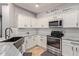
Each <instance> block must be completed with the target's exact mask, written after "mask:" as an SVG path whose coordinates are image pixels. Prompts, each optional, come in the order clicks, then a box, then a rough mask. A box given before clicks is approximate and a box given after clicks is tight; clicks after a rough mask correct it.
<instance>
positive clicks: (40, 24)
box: [38, 17, 49, 28]
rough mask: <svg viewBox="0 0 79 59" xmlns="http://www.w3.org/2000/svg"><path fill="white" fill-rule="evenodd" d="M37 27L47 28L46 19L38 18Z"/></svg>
mask: <svg viewBox="0 0 79 59" xmlns="http://www.w3.org/2000/svg"><path fill="white" fill-rule="evenodd" d="M38 27H39V28H49V25H48V18H45V17H43V18H40V19H38Z"/></svg>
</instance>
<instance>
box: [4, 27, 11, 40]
mask: <svg viewBox="0 0 79 59" xmlns="http://www.w3.org/2000/svg"><path fill="white" fill-rule="evenodd" d="M8 31H9V32H8ZM10 32H13V31H12V29H11V28H6V29H5V39H9V38H10Z"/></svg>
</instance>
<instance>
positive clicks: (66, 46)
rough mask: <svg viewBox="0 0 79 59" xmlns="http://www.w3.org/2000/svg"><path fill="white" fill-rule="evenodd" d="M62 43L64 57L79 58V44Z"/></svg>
mask: <svg viewBox="0 0 79 59" xmlns="http://www.w3.org/2000/svg"><path fill="white" fill-rule="evenodd" d="M67 42H68V41H66V42H63V41H62V55H63V56H79V44H77V43H75V44H73V43H74V42H73V43H72V42H69V43H67Z"/></svg>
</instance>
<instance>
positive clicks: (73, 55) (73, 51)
mask: <svg viewBox="0 0 79 59" xmlns="http://www.w3.org/2000/svg"><path fill="white" fill-rule="evenodd" d="M72 52H73V56H74V51H73V47H72Z"/></svg>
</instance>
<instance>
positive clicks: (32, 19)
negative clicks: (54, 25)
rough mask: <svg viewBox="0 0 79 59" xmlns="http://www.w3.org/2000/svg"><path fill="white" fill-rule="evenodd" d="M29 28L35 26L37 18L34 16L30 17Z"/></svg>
mask: <svg viewBox="0 0 79 59" xmlns="http://www.w3.org/2000/svg"><path fill="white" fill-rule="evenodd" d="M30 26H31V28H37V19H36V18H34V17H31V23H30Z"/></svg>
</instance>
